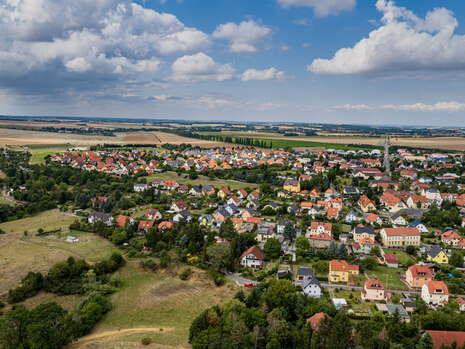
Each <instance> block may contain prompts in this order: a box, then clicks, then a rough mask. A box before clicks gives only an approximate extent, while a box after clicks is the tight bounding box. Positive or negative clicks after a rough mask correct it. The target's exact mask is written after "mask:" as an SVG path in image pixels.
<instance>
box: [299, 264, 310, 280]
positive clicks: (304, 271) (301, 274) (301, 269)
mask: <svg viewBox="0 0 465 349" xmlns="http://www.w3.org/2000/svg"><path fill="white" fill-rule="evenodd" d="M310 275H313V273H312V271H311V270H310V268H309V267H299V269H297V274H296V278H297V280H299V281H302V280H303V279H304V278H305V277H306V276H310Z"/></svg>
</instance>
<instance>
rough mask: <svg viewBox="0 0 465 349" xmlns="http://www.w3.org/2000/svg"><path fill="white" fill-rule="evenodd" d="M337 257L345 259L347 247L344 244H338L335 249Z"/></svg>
mask: <svg viewBox="0 0 465 349" xmlns="http://www.w3.org/2000/svg"><path fill="white" fill-rule="evenodd" d="M337 258H339V259H347V248H346V244H340V245H339V248H338V250H337Z"/></svg>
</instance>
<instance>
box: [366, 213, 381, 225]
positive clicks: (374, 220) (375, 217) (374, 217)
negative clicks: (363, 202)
mask: <svg viewBox="0 0 465 349" xmlns="http://www.w3.org/2000/svg"><path fill="white" fill-rule="evenodd" d="M365 220H366V221H367V222H368V223H370V224H375V223H376V224H378V225H382V224H383V221H382V220H381V218H379V216H378V215H377V214H374V213H369V214H368V215H367V216H365Z"/></svg>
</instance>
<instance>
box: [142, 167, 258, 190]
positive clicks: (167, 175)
mask: <svg viewBox="0 0 465 349" xmlns="http://www.w3.org/2000/svg"><path fill="white" fill-rule="evenodd" d="M145 178H146V179H147V183H150V182H152V181H153V180H154V179H162V180H164V181H165V180H167V179H175V180H176V181H178V183H179V184H190V185H197V186H202V185H205V184H210V185H213V186H214V187H215V188H218V189H221V188H224V187H229V188H230V189H231V190H239V189H243V188H247V187H248V188H250V189H255V188H257V187H258V185H257V184H254V183H246V182H236V181H232V180H231V181H229V180H225V179H210V178H208V177H205V176H199V177H198V178H197V179H194V180H191V179H189V176H188V175H187V174H182V175H181V176H178V174H177V173H176V172H171V171H170V172H162V173H154V174H151V175H149V176H147V177H145Z"/></svg>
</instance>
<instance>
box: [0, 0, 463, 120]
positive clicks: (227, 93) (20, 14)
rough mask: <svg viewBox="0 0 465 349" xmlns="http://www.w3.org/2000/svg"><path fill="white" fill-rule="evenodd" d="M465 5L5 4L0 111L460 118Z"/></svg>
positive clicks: (429, 1)
mask: <svg viewBox="0 0 465 349" xmlns="http://www.w3.org/2000/svg"><path fill="white" fill-rule="evenodd" d="M464 22H465V4H464V3H463V2H462V1H457V0H445V1H433V0H422V1H405V0H402V1H401V0H397V1H387V0H377V1H376V0H373V1H362V0H327V1H322V0H266V1H265V0H260V1H257V0H256V1H250V0H234V1H232V0H215V1H213V0H211V1H210V0H182V1H181V0H145V1H134V2H131V1H130V0H95V1H88V0H73V1H71V0H41V1H37V0H5V1H3V2H2V4H0V31H1V32H2V33H6V35H3V37H2V38H0V114H6V115H69V116H74V115H76V116H107V117H147V118H157V119H159V118H167V119H173V118H174V119H197V120H232V121H234V120H238V121H305V122H336V123H365V124H404V125H439V126H455V125H458V126H465V118H464V116H465V96H464V95H463V92H462V91H463V90H464V82H463V78H464V70H465V29H464Z"/></svg>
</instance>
